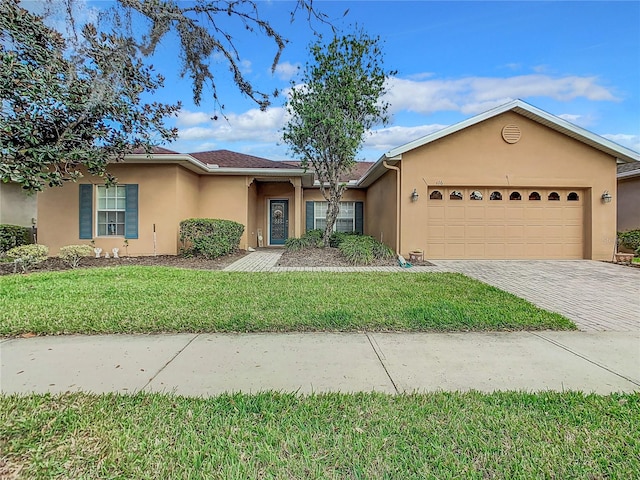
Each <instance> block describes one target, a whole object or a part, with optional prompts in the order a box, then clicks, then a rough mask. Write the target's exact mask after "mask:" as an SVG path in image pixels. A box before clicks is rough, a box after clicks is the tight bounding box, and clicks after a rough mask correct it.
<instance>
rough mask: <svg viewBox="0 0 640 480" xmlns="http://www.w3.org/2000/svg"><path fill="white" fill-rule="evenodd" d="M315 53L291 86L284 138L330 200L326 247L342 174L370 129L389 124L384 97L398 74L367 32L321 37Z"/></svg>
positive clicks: (340, 186) (314, 44)
mask: <svg viewBox="0 0 640 480" xmlns="http://www.w3.org/2000/svg"><path fill="white" fill-rule="evenodd" d="M310 52H311V57H312V58H311V60H310V61H309V62H308V63H307V64H306V66H305V69H304V73H303V76H302V80H301V82H300V84H298V85H295V84H292V90H291V93H290V96H289V99H288V101H287V113H288V114H289V120H288V122H287V124H286V125H285V127H284V130H283V139H284V141H285V142H286V143H287V144H288V145H289V147H290V150H291V152H292V153H293V155H294V156H295V157H296V158H299V159H300V160H301V163H302V166H303V167H305V168H311V169H312V170H314V171H315V174H316V177H317V178H318V180H319V182H320V191H321V192H322V195H323V197H324V198H325V199H326V200H327V202H328V208H327V224H326V229H325V232H324V236H323V241H324V243H325V245H327V244H328V242H329V237H330V235H331V233H332V231H333V226H334V223H335V220H336V218H337V215H338V212H339V202H340V199H341V198H342V194H343V193H344V191H345V189H346V185H345V184H344V183H342V182H341V177H342V176H343V175H344V174H346V173H349V172H350V171H351V170H352V168H353V166H354V164H355V161H356V156H357V154H358V151H359V150H360V148H361V147H362V145H363V143H364V140H365V138H366V135H367V134H368V133H369V131H370V129H371V128H372V127H373V126H375V125H377V124H386V123H387V122H388V114H387V110H388V103H387V102H384V101H383V100H382V98H381V97H382V96H383V94H384V93H385V91H386V89H385V80H386V78H387V77H388V76H390V75H392V74H393V73H394V72H392V71H387V70H385V68H384V64H383V53H382V50H381V47H380V39H379V37H371V36H369V35H368V34H366V33H364V32H362V31H360V32H358V33H355V34H349V35H345V36H336V37H334V38H333V40H332V41H331V42H330V43H329V44H326V45H325V44H323V43H322V38H319V39H318V40H317V41H316V42H315V43H313V44H312V45H311V47H310Z"/></svg>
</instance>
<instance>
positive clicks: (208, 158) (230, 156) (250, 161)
mask: <svg viewBox="0 0 640 480" xmlns="http://www.w3.org/2000/svg"><path fill="white" fill-rule="evenodd" d="M189 155H191V156H192V157H194V158H196V159H198V160H200V161H201V162H202V163H205V164H207V165H217V166H218V167H227V168H286V169H291V167H293V166H294V165H291V164H287V163H285V162H276V161H273V160H267V159H266V158H261V157H255V156H253V155H247V154H245V153H238V152H232V151H230V150H213V151H209V152H197V153H190V154H189ZM297 168H300V165H298V166H297Z"/></svg>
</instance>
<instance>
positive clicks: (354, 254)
mask: <svg viewBox="0 0 640 480" xmlns="http://www.w3.org/2000/svg"><path fill="white" fill-rule="evenodd" d="M338 248H339V249H340V252H341V253H342V255H344V256H345V257H346V258H347V260H348V261H350V262H351V263H353V264H354V265H369V264H370V263H372V262H373V260H374V259H384V258H391V257H393V250H391V248H389V247H388V246H386V245H385V244H383V243H381V242H379V241H378V240H376V239H375V238H373V237H370V236H368V235H347V236H345V237H344V238H343V240H342V242H341V243H340V246H339V247H338Z"/></svg>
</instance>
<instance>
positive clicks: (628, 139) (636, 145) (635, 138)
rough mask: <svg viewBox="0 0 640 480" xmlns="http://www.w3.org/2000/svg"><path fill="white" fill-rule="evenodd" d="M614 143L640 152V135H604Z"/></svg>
mask: <svg viewBox="0 0 640 480" xmlns="http://www.w3.org/2000/svg"><path fill="white" fill-rule="evenodd" d="M602 136H603V137H604V138H608V139H609V140H611V141H612V142H616V143H619V144H620V145H622V146H623V147H627V148H630V149H632V150H635V151H636V152H640V135H629V134H624V133H605V134H604V135H602Z"/></svg>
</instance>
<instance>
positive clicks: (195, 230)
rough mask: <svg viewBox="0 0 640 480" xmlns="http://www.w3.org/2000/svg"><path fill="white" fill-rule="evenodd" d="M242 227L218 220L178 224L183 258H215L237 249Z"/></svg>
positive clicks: (207, 219)
mask: <svg viewBox="0 0 640 480" xmlns="http://www.w3.org/2000/svg"><path fill="white" fill-rule="evenodd" d="M243 233H244V225H242V224H241V223H238V222H234V221H231V220H222V219H218V218H189V219H187V220H183V221H182V222H180V241H181V242H182V245H183V247H182V254H183V255H185V256H199V255H201V256H203V257H205V258H217V257H221V256H222V255H227V254H229V253H232V252H234V251H236V250H237V249H238V247H239V246H240V237H242V234H243Z"/></svg>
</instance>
